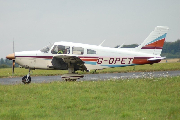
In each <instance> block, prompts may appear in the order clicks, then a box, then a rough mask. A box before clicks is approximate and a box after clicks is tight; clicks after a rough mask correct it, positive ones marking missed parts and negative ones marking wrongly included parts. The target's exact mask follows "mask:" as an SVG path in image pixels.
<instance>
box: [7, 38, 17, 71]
mask: <svg viewBox="0 0 180 120" xmlns="http://www.w3.org/2000/svg"><path fill="white" fill-rule="evenodd" d="M6 58H7V59H9V60H12V74H14V68H15V53H14V41H13V53H12V54H9V55H7V56H6Z"/></svg>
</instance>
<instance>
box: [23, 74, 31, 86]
mask: <svg viewBox="0 0 180 120" xmlns="http://www.w3.org/2000/svg"><path fill="white" fill-rule="evenodd" d="M22 82H23V83H24V84H29V83H31V77H30V76H28V75H25V76H24V77H23V78H22Z"/></svg>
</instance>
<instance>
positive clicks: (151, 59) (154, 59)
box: [148, 57, 166, 61]
mask: <svg viewBox="0 0 180 120" xmlns="http://www.w3.org/2000/svg"><path fill="white" fill-rule="evenodd" d="M165 58H166V57H158V58H150V59H148V61H156V60H163V59H165Z"/></svg>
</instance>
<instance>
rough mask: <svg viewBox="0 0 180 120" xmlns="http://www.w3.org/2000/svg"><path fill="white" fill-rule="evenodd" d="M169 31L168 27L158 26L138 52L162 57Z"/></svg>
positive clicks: (138, 48)
mask: <svg viewBox="0 0 180 120" xmlns="http://www.w3.org/2000/svg"><path fill="white" fill-rule="evenodd" d="M168 29H169V28H168V27H166V26H157V27H156V28H155V29H154V31H152V32H151V33H150V35H149V36H148V37H147V38H146V39H145V40H144V42H143V43H142V44H141V45H139V46H138V47H137V48H136V50H138V51H141V52H144V53H148V54H154V55H160V54H161V51H162V48H163V45H164V41H165V38H166V35H167V31H168Z"/></svg>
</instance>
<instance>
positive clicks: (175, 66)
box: [0, 62, 180, 78]
mask: <svg viewBox="0 0 180 120" xmlns="http://www.w3.org/2000/svg"><path fill="white" fill-rule="evenodd" d="M165 70H180V62H176V63H156V64H153V65H136V66H128V67H118V68H108V69H103V70H97V72H96V73H121V72H147V71H165ZM32 72H33V73H32V74H31V76H52V75H62V74H65V73H67V72H68V71H67V70H33V71H32ZM27 73H28V70H27V69H24V68H15V74H14V75H13V76H24V75H26V74H27ZM78 73H80V74H89V73H91V74H92V73H95V72H94V70H92V71H90V72H89V73H87V72H81V71H78ZM2 77H12V69H11V68H6V69H0V78H2Z"/></svg>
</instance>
